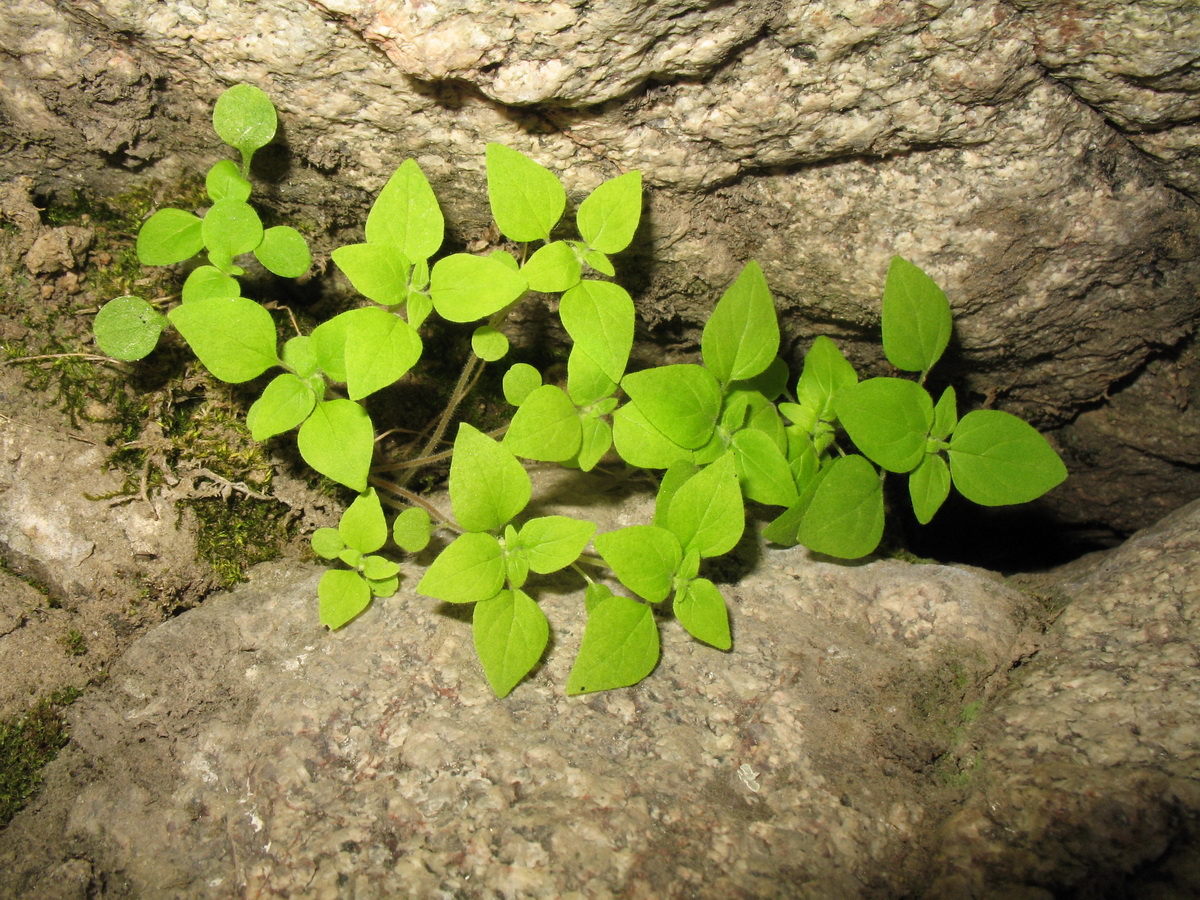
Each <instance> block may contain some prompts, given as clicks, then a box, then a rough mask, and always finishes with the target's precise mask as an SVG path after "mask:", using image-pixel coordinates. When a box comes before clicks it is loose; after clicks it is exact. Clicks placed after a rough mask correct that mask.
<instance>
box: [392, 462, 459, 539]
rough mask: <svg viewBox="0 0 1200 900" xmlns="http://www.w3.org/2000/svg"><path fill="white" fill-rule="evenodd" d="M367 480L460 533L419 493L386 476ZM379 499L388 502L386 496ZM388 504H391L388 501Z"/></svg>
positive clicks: (448, 519) (446, 517)
mask: <svg viewBox="0 0 1200 900" xmlns="http://www.w3.org/2000/svg"><path fill="white" fill-rule="evenodd" d="M369 480H370V482H371V484H373V485H375V487H377V488H382V489H383V490H385V491H389V492H390V493H393V494H395V495H396V496H397V497H402V498H403V499H405V500H407V501H408V502H409V503H411V504H412V505H413V506H420V507H421V508H422V509H424V510H425V511H426V512H427V513H429V515H430V516H432V517H433V518H434V519H436V520H437V521H438V522H440V523H441V525H442V527H443V528H449V529H450V530H451V531H455V532H458V533H459V534H461V533H462V529H461V528H459V527H458V526H457V525H456V524H455V523H454V522H453V520H451V519H450V517H449V516H447V515H446V514H445V513H443V512H442V511H441V510H440V509H438V508H437V507H436V506H434V505H433V504H432V503H430V502H429V501H428V500H426V499H425V498H424V497H422V496H420V495H419V494H414V493H413V492H412V491H410V490H408V488H405V487H402V486H401V485H398V484H396V483H395V482H392V481H388V480H387V479H386V478H379V477H376V476H374V475H373V476H371V478H370V479H369ZM380 499H381V500H383V501H385V502H388V498H386V497H381V498H380ZM388 505H389V506H391V505H393V504H392V503H391V502H388Z"/></svg>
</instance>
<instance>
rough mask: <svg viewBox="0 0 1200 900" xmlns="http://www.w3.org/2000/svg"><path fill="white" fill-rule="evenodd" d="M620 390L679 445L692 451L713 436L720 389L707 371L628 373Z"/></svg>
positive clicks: (687, 368)
mask: <svg viewBox="0 0 1200 900" xmlns="http://www.w3.org/2000/svg"><path fill="white" fill-rule="evenodd" d="M621 387H622V388H623V389H624V390H625V393H627V394H628V395H629V399H630V400H632V401H633V403H634V405H635V406H637V408H638V409H639V410H640V411H641V412H642V413H643V414H644V415H645V417H646V419H647V421H649V423H650V424H651V425H653V426H654V427H655V428H657V429H658V430H659V431H661V432H662V433H663V434H664V435H666V436H667V437H668V438H669V439H670V440H672V441H674V442H675V443H676V444H679V446H681V447H686V448H688V449H689V450H695V449H698V448H700V447H703V446H704V445H705V444H706V443H708V439H709V438H710V437H712V433H713V428H714V427H715V426H716V424H717V418H718V416H719V415H720V413H721V388H720V386H719V385H718V384H717V380H716V378H714V377H713V375H712V373H711V372H709V371H708V370H707V369H705V368H703V367H701V366H696V365H690V364H682V365H671V366H659V367H657V368H654V369H645V370H643V371H641V372H631V373H630V374H628V375H626V376H625V377H624V379H623V380H622V381H621Z"/></svg>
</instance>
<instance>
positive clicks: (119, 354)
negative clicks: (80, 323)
mask: <svg viewBox="0 0 1200 900" xmlns="http://www.w3.org/2000/svg"><path fill="white" fill-rule="evenodd" d="M166 324H167V318H166V316H164V315H163V314H162V313H160V312H159V311H158V310H156V309H155V308H154V307H153V306H151V305H150V304H149V303H147V302H146V301H145V300H143V299H142V298H140V297H117V298H116V299H113V300H109V301H108V302H107V303H105V304H104V305H103V306H102V307H100V311H99V312H98V313H96V318H95V321H93V322H92V330H93V332H95V335H96V343H97V344H98V345H99V347H100V349H101V350H102V351H103V352H105V353H107V354H108V355H109V356H111V357H113V359H124V360H135V359H143V358H144V357H146V356H148V355H149V354H150V352H151V351H152V350H153V349H154V348H155V347H157V346H158V338H159V335H161V334H162V330H163V328H165V327H166Z"/></svg>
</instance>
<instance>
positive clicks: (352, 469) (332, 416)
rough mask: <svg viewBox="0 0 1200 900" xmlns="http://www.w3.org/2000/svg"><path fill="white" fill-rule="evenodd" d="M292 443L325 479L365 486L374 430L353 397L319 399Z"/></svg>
mask: <svg viewBox="0 0 1200 900" xmlns="http://www.w3.org/2000/svg"><path fill="white" fill-rule="evenodd" d="M180 308H181V309H182V308H183V307H180ZM296 442H297V445H298V446H299V448H300V455H301V456H302V457H304V461H305V462H306V463H308V464H309V465H310V466H312V467H313V468H314V469H316V470H317V471H318V472H320V473H321V474H322V475H324V476H325V477H326V478H332V479H333V480H334V481H336V482H337V483H338V484H344V485H345V486H346V487H348V488H350V489H351V490H355V491H358V492H359V493H360V494H361V493H362V492H363V491H365V490H366V489H367V473H368V472H369V471H370V468H371V456H372V454H373V453H374V451H375V429H374V427H373V426H372V425H371V419H370V417H369V416H368V415H367V411H366V410H365V409H363V408H362V407H361V406H359V405H358V404H357V403H355V402H354V401H353V400H343V399H341V398H338V399H336V400H322V401H321V402H319V403H318V404H317V406H316V408H315V409H314V410H313V412H312V415H311V416H309V417H308V418H307V419H305V420H304V424H303V425H301V426H300V433H299V434H298V435H297V436H296Z"/></svg>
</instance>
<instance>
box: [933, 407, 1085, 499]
mask: <svg viewBox="0 0 1200 900" xmlns="http://www.w3.org/2000/svg"><path fill="white" fill-rule="evenodd" d="M949 455H950V475H951V477H952V478H953V479H954V486H955V487H956V488H958V490H959V493H961V494H962V495H963V496H964V497H966V498H967V499H968V500H970V501H972V502H973V503H978V504H980V505H982V506H1007V505H1009V504H1013V503H1028V502H1029V501H1030V500H1036V499H1037V498H1038V497H1040V496H1042V494H1044V493H1046V492H1047V491H1048V490H1050V489H1051V488H1053V487H1056V486H1057V485H1059V484H1061V483H1062V482H1063V480H1064V479H1065V478H1066V477H1067V467H1066V466H1064V465H1063V462H1062V460H1061V459H1059V457H1058V454H1057V453H1055V452H1054V449H1053V448H1052V447H1051V446H1050V444H1049V443H1047V441H1046V439H1045V438H1044V437H1042V436H1041V435H1040V434H1038V432H1037V430H1036V429H1034V427H1033V426H1032V425H1030V424H1029V423H1028V422H1025V421H1023V420H1022V419H1018V418H1017V417H1016V416H1014V415H1011V414H1010V413H1006V412H1002V411H1000V410H998V409H977V410H974V411H972V412H969V413H967V414H966V415H965V416H963V417H962V421H960V422H959V423H958V427H957V428H955V429H954V434H953V435H952V436H951V438H950V448H949Z"/></svg>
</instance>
